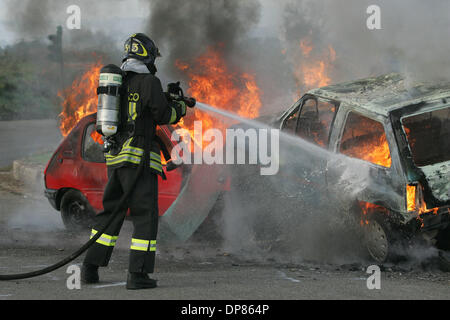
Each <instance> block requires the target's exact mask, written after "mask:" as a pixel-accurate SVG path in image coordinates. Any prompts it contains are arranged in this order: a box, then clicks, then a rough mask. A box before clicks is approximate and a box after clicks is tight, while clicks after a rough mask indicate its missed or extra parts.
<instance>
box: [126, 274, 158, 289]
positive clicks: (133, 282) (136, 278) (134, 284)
mask: <svg viewBox="0 0 450 320" xmlns="http://www.w3.org/2000/svg"><path fill="white" fill-rule="evenodd" d="M156 287H157V285H156V280H153V279H150V278H149V277H148V275H147V274H146V273H134V272H130V273H128V279H127V289H128V290H137V289H151V288H156Z"/></svg>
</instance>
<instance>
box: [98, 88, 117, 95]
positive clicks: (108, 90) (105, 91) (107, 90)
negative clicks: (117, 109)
mask: <svg viewBox="0 0 450 320" xmlns="http://www.w3.org/2000/svg"><path fill="white" fill-rule="evenodd" d="M122 93H123V89H122V87H119V86H106V87H98V88H97V95H99V94H107V95H110V96H118V95H119V94H122Z"/></svg>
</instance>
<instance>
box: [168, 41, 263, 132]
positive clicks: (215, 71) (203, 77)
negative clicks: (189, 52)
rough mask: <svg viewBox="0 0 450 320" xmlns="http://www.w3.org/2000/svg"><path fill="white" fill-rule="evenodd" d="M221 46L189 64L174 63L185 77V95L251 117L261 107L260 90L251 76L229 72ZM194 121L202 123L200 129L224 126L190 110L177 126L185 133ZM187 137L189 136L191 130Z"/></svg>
mask: <svg viewBox="0 0 450 320" xmlns="http://www.w3.org/2000/svg"><path fill="white" fill-rule="evenodd" d="M222 47H223V46H222V45H218V46H212V47H209V48H208V49H207V51H206V52H205V53H204V54H203V55H201V56H199V57H198V58H197V59H196V60H195V61H194V63H193V65H189V64H188V63H186V62H183V61H180V60H177V61H176V62H175V65H176V67H177V68H178V69H179V70H181V71H184V72H186V73H187V75H188V77H189V89H188V90H187V92H188V94H189V95H191V96H193V97H194V98H196V99H197V101H200V102H203V103H206V104H209V105H212V106H214V107H218V108H220V109H222V110H227V111H231V112H235V113H237V114H238V115H240V116H241V117H245V118H255V117H257V116H258V115H259V109H260V108H261V105H262V104H261V99H260V95H261V90H260V89H259V87H258V85H257V84H256V81H255V77H254V75H252V74H249V73H237V72H232V71H230V70H229V68H228V66H227V64H226V62H225V60H224V59H223V57H222V53H221V48H222ZM196 120H201V121H202V128H203V130H208V129H210V128H217V129H222V130H223V129H225V125H224V124H223V123H221V122H220V121H219V120H217V119H216V118H214V117H212V116H210V115H208V114H205V113H204V112H202V111H200V110H198V109H194V114H193V116H188V117H186V118H185V120H184V121H182V122H181V123H180V125H181V126H182V127H185V128H186V129H188V130H189V128H191V127H192V123H193V122H194V121H196ZM190 131H191V136H192V137H193V133H192V130H190Z"/></svg>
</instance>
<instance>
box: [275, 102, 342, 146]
mask: <svg viewBox="0 0 450 320" xmlns="http://www.w3.org/2000/svg"><path fill="white" fill-rule="evenodd" d="M337 109H338V104H337V103H334V102H329V101H325V100H322V99H318V98H317V97H312V96H310V97H305V99H304V100H303V102H302V103H301V105H300V106H299V107H298V108H297V109H296V111H295V112H294V113H293V114H292V115H291V116H290V117H288V118H287V119H286V121H285V123H284V126H283V130H284V131H287V132H289V133H292V134H295V135H297V136H299V137H301V138H303V139H305V140H306V141H308V142H312V143H315V144H317V145H319V146H321V147H326V146H328V142H329V136H330V131H331V126H332V123H333V120H334V118H335V115H336V112H337ZM299 110H300V112H299ZM299 113H300V114H299Z"/></svg>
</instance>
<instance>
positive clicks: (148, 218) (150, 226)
mask: <svg viewBox="0 0 450 320" xmlns="http://www.w3.org/2000/svg"><path fill="white" fill-rule="evenodd" d="M137 170H138V169H137V168H131V167H120V168H117V169H110V168H108V178H109V180H108V184H107V185H106V189H105V193H104V195H103V207H104V211H103V212H102V213H100V214H99V215H97V217H96V222H95V225H94V227H93V229H92V235H91V237H92V236H93V235H95V234H96V233H97V230H100V229H101V228H102V226H104V225H105V224H106V222H107V220H108V219H109V217H110V215H111V214H112V213H113V211H114V210H115V209H116V207H117V206H118V205H119V202H120V198H121V196H122V195H123V194H124V193H125V192H126V191H127V190H129V188H131V187H132V184H133V180H134V179H135V177H136V171H137ZM128 208H129V209H130V218H131V221H132V222H133V226H134V231H133V237H132V239H131V246H130V261H129V272H140V273H153V271H154V267H155V255H156V236H157V232H158V177H157V175H155V174H154V173H151V172H150V171H149V170H143V173H142V175H141V176H140V177H139V178H138V181H137V182H136V185H135V187H134V190H133V191H132V193H131V195H130V197H129V199H128V201H127V203H126V206H125V207H124V208H122V212H121V213H119V214H118V215H117V218H116V219H114V221H113V222H112V223H111V225H110V226H109V227H108V228H107V230H106V231H105V232H104V233H103V234H102V235H101V237H100V238H99V239H98V240H97V242H96V243H94V244H93V245H92V247H90V248H89V250H88V252H87V254H86V257H85V260H84V261H85V263H90V264H93V265H97V266H101V267H105V266H107V265H108V263H109V260H110V258H111V254H112V251H113V249H114V246H115V244H116V240H117V238H118V235H119V232H120V229H121V227H122V224H123V221H124V217H125V212H126V210H127V209H128Z"/></svg>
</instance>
